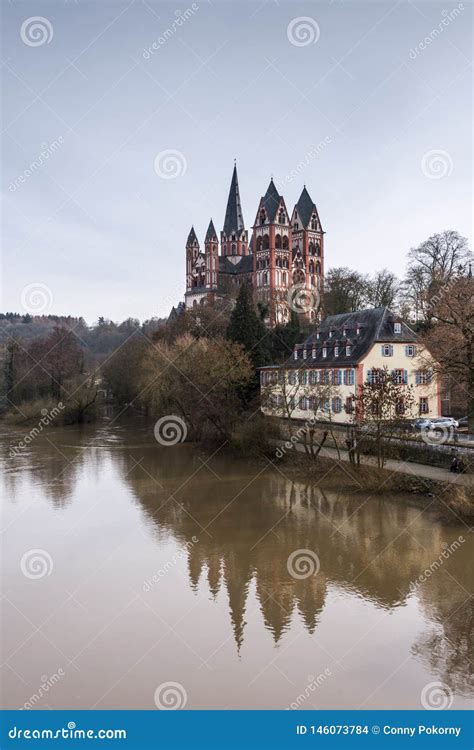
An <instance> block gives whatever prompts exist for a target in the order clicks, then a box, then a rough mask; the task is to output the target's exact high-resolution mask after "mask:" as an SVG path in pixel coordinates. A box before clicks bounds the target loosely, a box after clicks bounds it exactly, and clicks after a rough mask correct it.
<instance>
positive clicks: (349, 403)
mask: <svg viewBox="0 0 474 750" xmlns="http://www.w3.org/2000/svg"><path fill="white" fill-rule="evenodd" d="M344 409H345V412H346V414H352V412H353V411H354V397H353V396H347V398H346V405H345V406H344Z"/></svg>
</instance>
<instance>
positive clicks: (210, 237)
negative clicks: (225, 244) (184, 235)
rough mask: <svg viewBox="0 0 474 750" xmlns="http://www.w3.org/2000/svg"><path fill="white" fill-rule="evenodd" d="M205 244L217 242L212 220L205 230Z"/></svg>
mask: <svg viewBox="0 0 474 750" xmlns="http://www.w3.org/2000/svg"><path fill="white" fill-rule="evenodd" d="M205 242H217V233H216V230H215V228H214V224H213V221H212V219H211V221H210V222H209V226H208V228H207V232H206V239H205Z"/></svg>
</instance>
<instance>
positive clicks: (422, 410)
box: [419, 397, 429, 414]
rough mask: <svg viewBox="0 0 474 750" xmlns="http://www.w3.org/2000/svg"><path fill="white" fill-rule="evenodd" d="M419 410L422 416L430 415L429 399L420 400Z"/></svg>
mask: <svg viewBox="0 0 474 750" xmlns="http://www.w3.org/2000/svg"><path fill="white" fill-rule="evenodd" d="M419 410H420V414H428V411H429V407H428V399H427V398H424V397H423V398H420V402H419Z"/></svg>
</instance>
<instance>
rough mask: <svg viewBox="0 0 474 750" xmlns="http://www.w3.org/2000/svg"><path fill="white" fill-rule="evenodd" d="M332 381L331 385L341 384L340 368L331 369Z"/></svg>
mask: <svg viewBox="0 0 474 750" xmlns="http://www.w3.org/2000/svg"><path fill="white" fill-rule="evenodd" d="M332 382H333V385H341V370H333V373H332Z"/></svg>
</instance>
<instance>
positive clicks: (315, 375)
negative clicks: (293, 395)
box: [309, 370, 318, 385]
mask: <svg viewBox="0 0 474 750" xmlns="http://www.w3.org/2000/svg"><path fill="white" fill-rule="evenodd" d="M317 382H318V373H317V371H316V370H310V371H309V383H310V385H316V383H317Z"/></svg>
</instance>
